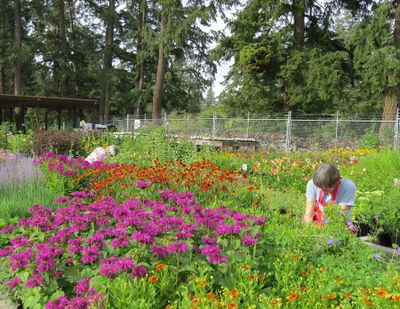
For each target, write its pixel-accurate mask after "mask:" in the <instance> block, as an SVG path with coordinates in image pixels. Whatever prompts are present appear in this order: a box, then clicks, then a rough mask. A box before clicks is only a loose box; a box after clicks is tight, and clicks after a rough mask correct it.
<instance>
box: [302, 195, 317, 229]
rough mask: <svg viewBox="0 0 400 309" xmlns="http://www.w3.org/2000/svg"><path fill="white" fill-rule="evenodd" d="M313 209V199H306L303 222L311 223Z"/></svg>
mask: <svg viewBox="0 0 400 309" xmlns="http://www.w3.org/2000/svg"><path fill="white" fill-rule="evenodd" d="M314 207H315V200H314V199H307V202H306V213H305V215H304V222H305V223H311V222H313V217H314Z"/></svg>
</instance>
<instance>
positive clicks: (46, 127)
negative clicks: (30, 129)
mask: <svg viewBox="0 0 400 309" xmlns="http://www.w3.org/2000/svg"><path fill="white" fill-rule="evenodd" d="M48 111H49V110H48V109H47V108H46V111H45V113H44V129H45V130H46V131H47V129H48V125H47V120H48V117H47V116H48V115H47V114H48Z"/></svg>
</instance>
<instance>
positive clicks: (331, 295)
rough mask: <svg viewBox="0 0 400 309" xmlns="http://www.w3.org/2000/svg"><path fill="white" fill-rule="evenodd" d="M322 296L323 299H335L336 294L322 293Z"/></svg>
mask: <svg viewBox="0 0 400 309" xmlns="http://www.w3.org/2000/svg"><path fill="white" fill-rule="evenodd" d="M322 298H325V299H335V298H336V295H335V294H326V295H322Z"/></svg>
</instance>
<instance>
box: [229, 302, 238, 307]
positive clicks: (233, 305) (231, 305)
mask: <svg viewBox="0 0 400 309" xmlns="http://www.w3.org/2000/svg"><path fill="white" fill-rule="evenodd" d="M228 308H237V305H236V304H235V303H229V304H228Z"/></svg>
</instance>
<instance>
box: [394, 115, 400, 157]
mask: <svg viewBox="0 0 400 309" xmlns="http://www.w3.org/2000/svg"><path fill="white" fill-rule="evenodd" d="M399 113H400V110H399V108H397V109H396V123H395V125H394V145H393V148H394V149H396V150H397V149H398V148H399V130H400V124H399V122H400V115H399Z"/></svg>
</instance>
